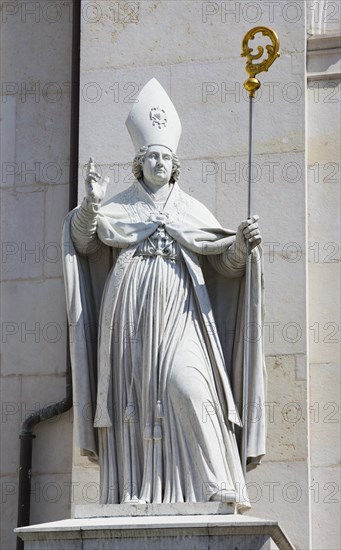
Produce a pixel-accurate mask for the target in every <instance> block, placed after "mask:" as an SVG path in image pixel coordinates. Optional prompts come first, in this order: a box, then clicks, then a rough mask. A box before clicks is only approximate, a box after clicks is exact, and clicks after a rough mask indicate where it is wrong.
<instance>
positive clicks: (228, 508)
mask: <svg viewBox="0 0 341 550" xmlns="http://www.w3.org/2000/svg"><path fill="white" fill-rule="evenodd" d="M234 513H236V505H235V504H232V503H230V502H174V503H169V504H141V503H136V504H135V503H132V502H129V503H123V504H79V505H78V506H76V507H75V513H74V517H75V518H76V519H81V518H108V517H111V518H112V517H123V516H126V517H131V516H208V515H221V514H223V515H228V514H234Z"/></svg>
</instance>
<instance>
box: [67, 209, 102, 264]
mask: <svg viewBox="0 0 341 550" xmlns="http://www.w3.org/2000/svg"><path fill="white" fill-rule="evenodd" d="M99 209H100V203H95V202H89V201H88V199H87V198H84V200H83V202H82V204H81V206H80V207H79V209H78V210H77V211H76V212H75V214H74V215H73V217H72V220H71V239H72V242H73V244H74V246H75V249H76V251H77V252H78V253H79V254H82V255H89V254H93V253H95V252H97V250H98V248H99V246H100V242H99V239H98V237H97V218H98V211H99Z"/></svg>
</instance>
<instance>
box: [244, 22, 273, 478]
mask: <svg viewBox="0 0 341 550" xmlns="http://www.w3.org/2000/svg"><path fill="white" fill-rule="evenodd" d="M258 33H261V34H262V35H263V36H268V37H269V38H270V40H271V44H269V45H268V46H266V51H267V53H268V57H267V58H266V59H265V60H263V61H262V62H261V63H253V61H256V60H258V59H261V57H263V55H264V48H263V46H258V47H257V50H258V53H255V54H252V52H253V48H252V47H251V48H250V47H249V45H248V44H249V41H250V40H253V39H254V37H255V35H256V34H258ZM242 50H243V51H242V54H241V55H242V57H246V58H247V63H246V72H247V73H248V75H249V78H248V79H247V80H246V81H245V82H244V88H245V89H246V91H247V92H248V94H249V162H248V166H249V174H248V206H247V217H248V219H251V216H252V206H253V205H252V157H253V103H254V98H255V95H256V91H257V90H258V89H259V88H260V85H261V83H260V82H259V80H258V79H257V78H256V74H258V73H261V72H263V71H267V70H268V69H269V67H270V66H271V65H272V63H273V62H274V61H275V59H277V57H279V53H278V50H279V40H278V36H277V34H276V33H275V32H274V31H273V30H271V29H269V28H268V27H254V28H253V29H251V30H249V31H248V32H247V33H246V35H245V36H244V38H243V43H242ZM251 258H252V257H251V247H250V243H249V242H248V243H247V257H246V282H245V324H244V366H243V438H242V467H243V472H244V475H245V474H246V462H247V455H248V453H247V439H248V437H247V435H248V387H249V371H250V344H249V334H248V332H249V327H250V308H251Z"/></svg>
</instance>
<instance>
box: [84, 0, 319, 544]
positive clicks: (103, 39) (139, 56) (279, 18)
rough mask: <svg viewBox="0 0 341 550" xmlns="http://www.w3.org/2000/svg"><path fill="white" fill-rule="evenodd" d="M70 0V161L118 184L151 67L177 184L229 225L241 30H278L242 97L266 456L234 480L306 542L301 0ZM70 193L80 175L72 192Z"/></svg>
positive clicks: (237, 180) (241, 201)
mask: <svg viewBox="0 0 341 550" xmlns="http://www.w3.org/2000/svg"><path fill="white" fill-rule="evenodd" d="M82 4H83V17H82V46H81V51H82V56H81V117H80V163H81V164H82V166H83V167H84V165H85V163H86V162H87V161H88V159H89V156H90V154H91V155H93V156H94V157H95V160H96V162H97V163H98V164H99V166H100V167H101V170H102V172H103V175H108V176H110V177H111V183H110V188H109V191H108V195H109V196H110V194H113V193H115V192H118V191H120V190H122V189H123V188H126V187H127V186H128V185H129V184H130V181H131V177H130V167H129V163H130V162H131V161H132V157H133V147H132V144H131V142H130V138H129V136H128V132H127V131H126V129H125V124H124V123H125V119H126V117H127V114H128V112H129V110H130V108H131V106H132V101H133V100H134V98H136V96H137V93H138V91H139V90H140V89H141V88H142V86H143V85H144V84H145V83H146V82H147V81H148V80H149V79H150V78H151V77H153V76H155V77H156V78H157V79H158V80H159V81H160V82H161V84H162V85H163V86H164V87H165V89H166V90H167V91H168V93H169V94H170V96H171V98H172V100H173V102H174V104H175V106H176V108H177V110H178V112H179V116H180V119H181V121H182V126H183V134H182V138H181V140H180V144H179V148H178V156H179V158H180V160H181V161H182V166H183V170H182V176H181V181H180V183H181V185H182V187H183V188H184V189H185V190H187V191H188V192H189V193H191V194H192V195H193V196H195V197H196V198H198V199H199V200H201V201H203V202H204V203H205V204H207V205H208V206H209V208H210V209H211V210H212V211H213V212H214V213H215V214H216V215H217V217H218V218H219V220H220V221H221V223H223V224H224V225H225V226H227V227H231V228H236V226H237V224H238V223H240V221H241V220H242V219H244V216H245V212H246V188H247V184H246V177H247V175H246V168H245V165H246V162H247V135H248V105H247V99H246V96H245V95H244V94H243V88H242V84H243V82H244V80H245V78H246V73H245V72H244V67H245V62H244V60H243V59H241V58H240V48H241V40H242V37H243V35H244V34H245V32H246V31H247V30H248V29H249V28H252V27H253V26H255V25H260V24H265V25H268V26H271V27H272V28H274V29H275V30H276V31H277V33H278V35H279V37H280V40H281V58H280V59H279V60H278V61H276V63H275V64H274V65H273V66H272V67H271V69H270V70H269V73H268V74H266V73H264V74H263V75H262V82H263V83H264V84H263V88H262V94H261V97H260V98H259V100H258V101H257V104H256V108H255V117H256V119H255V120H256V123H255V163H256V170H257V177H256V178H255V179H256V180H257V181H256V182H255V206H254V211H255V212H257V213H258V214H259V215H260V218H261V226H262V234H263V238H264V245H265V246H264V250H265V254H264V263H265V274H266V275H265V276H266V301H267V306H266V310H267V315H266V322H267V325H266V330H265V345H266V353H267V365H268V372H269V393H268V400H269V402H270V403H269V407H268V411H269V418H268V420H269V437H268V454H267V456H266V458H265V460H264V463H263V465H262V466H261V467H260V468H258V469H257V470H256V471H255V472H253V473H250V474H249V475H248V478H247V482H248V484H249V489H250V494H251V498H252V500H253V508H252V514H253V515H262V516H264V517H269V518H271V517H276V518H278V519H280V521H281V524H282V526H283V527H284V529H285V530H286V531H287V532H288V534H289V536H290V537H291V538H292V539H293V541H294V543H295V544H296V545H297V547H299V548H308V547H309V545H310V493H309V483H310V481H309V462H308V452H309V449H308V422H307V419H308V416H307V415H308V370H307V297H306V289H307V267H306V254H307V246H306V241H307V231H306V224H307V219H306V199H307V196H306V180H305V162H306V161H305V140H306V134H305V123H306V119H305V106H306V102H305V89H306V86H305V47H306V25H305V7H306V3H305V2H304V1H301V0H299V1H298V2H295V3H292V2H286V1H281V2H280V3H277V4H276V6H273V8H274V9H273V10H272V9H270V8H269V5H268V4H267V3H263V2H260V1H255V2H247V1H246V0H245V1H241V2H201V1H199V0H195V1H185V0H181V1H179V0H173V1H172V2H167V1H159V0H153V1H149V0H145V1H143V2H142V1H141V2H139V1H134V2H130V3H129V4H128V3H127V2H123V1H122V2H106V1H98V2H97V3H96V8H95V6H94V4H93V3H91V2H87V1H84V2H83V3H82ZM83 167H81V170H80V179H81V180H82V179H83V177H84V168H83ZM83 194H84V186H83V184H82V183H81V184H80V186H79V199H80V200H81V198H82V197H83ZM76 455H77V451H76V453H75V458H74V470H73V480H77V481H79V480H81V479H82V478H83V479H84V476H85V475H86V476H87V477H86V479H89V476H90V475H91V468H89V467H88V468H87V472H86V474H85V470H84V467H83V466H82V461H81V460H80V459H79V458H78V457H77V456H76ZM94 479H95V478H94ZM81 497H82V495H80V498H81ZM81 500H82V502H84V499H83V498H81Z"/></svg>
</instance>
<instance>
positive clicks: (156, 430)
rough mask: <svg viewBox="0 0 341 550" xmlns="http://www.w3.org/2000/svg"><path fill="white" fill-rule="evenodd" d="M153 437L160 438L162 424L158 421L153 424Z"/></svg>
mask: <svg viewBox="0 0 341 550" xmlns="http://www.w3.org/2000/svg"><path fill="white" fill-rule="evenodd" d="M153 439H162V426H161V424H160V422H159V421H156V422H155V424H154V433H153Z"/></svg>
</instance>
